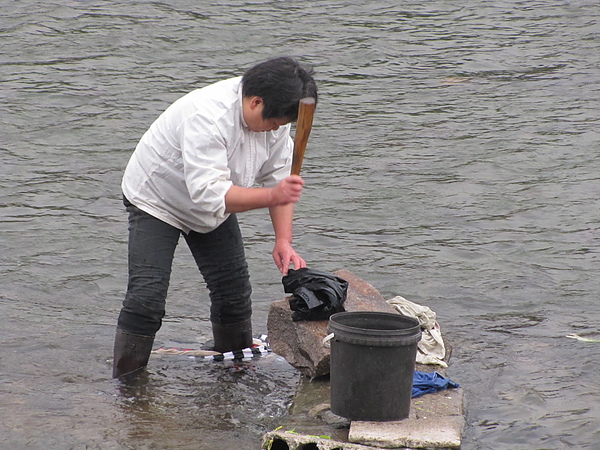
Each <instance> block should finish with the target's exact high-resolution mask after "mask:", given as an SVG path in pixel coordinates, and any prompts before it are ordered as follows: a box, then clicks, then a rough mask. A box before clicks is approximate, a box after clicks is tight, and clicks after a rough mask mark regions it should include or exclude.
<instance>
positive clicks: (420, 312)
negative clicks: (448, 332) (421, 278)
mask: <svg viewBox="0 0 600 450" xmlns="http://www.w3.org/2000/svg"><path fill="white" fill-rule="evenodd" d="M387 303H388V304H390V305H391V306H393V307H394V308H395V309H396V311H398V312H399V313H400V314H404V315H405V316H408V317H414V318H415V319H417V320H418V321H419V324H420V325H421V329H422V335H421V340H420V341H419V343H418V344H417V363H418V364H435V365H438V366H441V367H448V364H447V363H446V362H445V361H444V357H445V356H446V346H445V344H444V339H443V338H442V332H441V330H440V325H439V324H438V323H437V321H436V314H435V312H434V311H432V310H431V309H430V308H429V307H427V306H422V305H419V304H417V303H413V302H411V301H409V300H406V299H405V298H404V297H401V296H399V295H398V296H396V297H394V298H391V299H389V300H387Z"/></svg>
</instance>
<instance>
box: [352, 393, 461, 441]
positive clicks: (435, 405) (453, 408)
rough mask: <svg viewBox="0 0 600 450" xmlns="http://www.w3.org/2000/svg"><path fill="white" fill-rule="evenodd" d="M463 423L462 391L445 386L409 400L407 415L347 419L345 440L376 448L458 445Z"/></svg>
mask: <svg viewBox="0 0 600 450" xmlns="http://www.w3.org/2000/svg"><path fill="white" fill-rule="evenodd" d="M464 425H465V419H464V412H463V391H462V389H461V388H458V389H447V390H443V391H439V392H436V393H434V394H425V395H423V396H422V397H418V398H414V399H412V400H411V412H410V416H409V417H408V418H407V419H404V420H399V421H392V422H364V421H353V422H351V423H350V431H349V433H348V441H349V442H352V443H357V444H361V445H369V446H373V447H376V448H414V449H421V448H427V449H431V448H434V449H456V448H460V445H461V441H462V431H463V428H464Z"/></svg>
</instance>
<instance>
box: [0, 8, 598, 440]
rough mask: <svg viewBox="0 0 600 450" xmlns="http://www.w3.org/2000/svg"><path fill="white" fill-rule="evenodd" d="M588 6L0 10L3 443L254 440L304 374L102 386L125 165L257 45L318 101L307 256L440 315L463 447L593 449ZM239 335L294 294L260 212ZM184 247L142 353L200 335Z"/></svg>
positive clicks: (594, 38) (246, 369)
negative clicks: (248, 315) (161, 120)
mask: <svg viewBox="0 0 600 450" xmlns="http://www.w3.org/2000/svg"><path fill="white" fill-rule="evenodd" d="M599 16H600V11H599V8H598V6H597V5H596V3H595V2H592V1H588V0H576V1H572V2H567V3H565V2H551V1H546V0H542V1H539V2H536V3H535V4H532V3H531V2H504V1H500V2H494V3H481V2H466V3H465V2H462V3H460V4H459V3H455V2H441V1H431V2H410V1H409V2H402V4H399V3H398V2H385V1H384V2H377V3H373V2H369V1H362V2H360V1H359V2H352V4H340V3H336V2H325V1H312V2H304V3H302V2H274V1H264V2H246V1H244V0H239V1H225V2H218V4H216V3H212V4H211V5H210V7H207V6H206V5H204V4H201V3H198V2H191V1H187V0H178V1H175V2H170V3H169V4H164V3H156V2H147V1H145V0H136V1H135V2H127V3H123V2H113V1H109V2H94V1H67V2H39V1H36V0H23V1H20V2H6V1H5V2H4V4H3V7H2V20H1V21H0V36H1V37H2V49H1V50H0V67H1V69H0V70H1V72H2V76H1V77H0V108H1V111H0V123H1V125H2V133H0V167H1V168H0V174H2V176H1V177H0V192H1V199H2V201H1V203H0V205H1V207H2V221H0V227H1V228H0V236H1V237H0V254H1V257H0V271H1V272H0V273H1V277H2V285H1V288H0V314H1V316H2V317H3V319H4V320H3V325H2V328H1V330H0V345H2V348H3V353H2V355H0V380H1V381H2V383H0V396H1V397H2V402H1V404H0V418H1V419H2V420H1V421H0V434H1V435H2V437H3V443H6V444H5V445H6V446H11V447H14V448H32V449H36V448H40V449H42V448H44V449H46V448H83V447H90V448H103V449H104V448H115V449H117V448H194V449H198V448H200V449H214V448H256V446H257V443H258V442H260V438H261V436H262V434H263V433H264V432H266V431H269V430H271V429H273V428H276V427H277V426H279V425H280V424H281V423H282V422H284V416H285V414H286V412H287V410H288V408H289V406H290V402H291V399H292V396H293V393H294V391H295V389H296V386H297V384H298V380H299V378H298V377H299V376H298V374H297V372H296V371H295V370H293V369H292V368H291V367H290V366H288V365H287V364H286V363H285V362H284V361H282V360H281V359H278V357H277V356H275V355H269V356H267V357H265V358H261V359H258V360H253V361H250V362H248V363H247V364H246V363H244V364H242V365H241V366H232V365H228V364H213V363H207V362H201V361H197V360H190V359H187V358H185V357H162V358H159V357H153V358H152V359H151V363H150V367H149V373H148V376H147V377H146V378H144V379H142V380H140V382H139V384H137V385H134V386H129V387H125V386H123V385H121V384H119V383H118V382H116V381H114V380H111V379H110V364H111V361H110V358H111V352H112V339H113V334H114V326H115V321H116V317H117V314H118V311H119V309H120V302H121V300H122V298H123V292H124V288H125V283H126V276H125V273H126V227H127V224H126V217H125V213H124V211H123V208H122V205H121V200H120V191H119V185H120V178H121V174H122V171H123V168H124V167H125V164H126V162H127V160H128V158H129V156H130V154H131V152H132V150H133V148H134V147H135V144H136V142H137V140H138V139H139V137H140V136H141V135H142V133H143V132H144V131H145V130H146V128H147V127H148V126H149V125H150V123H151V122H152V120H153V119H154V118H155V117H156V116H157V115H158V114H159V113H160V112H161V111H162V110H163V109H164V108H165V107H166V106H167V105H168V104H169V103H170V102H172V101H173V100H175V99H176V98H178V97H179V96H181V95H182V94H184V93H186V92H188V91H189V90H191V89H193V88H194V87H197V86H200V85H203V84H205V83H208V82H210V81H213V80H217V79H221V78H223V77H228V76H233V75H239V74H240V73H241V71H242V70H243V69H245V68H246V67H248V66H250V65H251V64H253V63H255V62H257V61H260V60H263V59H265V58H266V57H269V56H275V55H281V54H293V55H298V56H300V57H301V58H302V59H303V60H304V61H306V62H309V63H311V64H314V66H315V68H316V69H317V75H318V80H319V82H320V87H321V100H320V104H319V108H318V110H317V114H316V118H315V125H314V128H313V132H312V134H311V139H310V142H309V146H308V149H307V154H306V158H305V161H304V165H303V176H304V178H305V181H306V189H305V192H304V195H303V198H302V201H301V203H300V204H299V205H298V207H297V218H296V222H295V235H296V245H297V248H298V250H300V252H301V253H302V254H303V256H304V257H305V259H306V260H307V261H308V263H309V265H311V266H313V267H315V268H319V269H322V270H330V271H333V270H337V269H340V268H345V269H348V270H350V271H352V272H354V273H355V274H357V275H358V276H360V277H361V278H364V279H365V280H367V281H368V282H369V283H371V284H373V285H374V286H375V287H376V288H377V289H378V290H379V291H380V292H381V293H382V294H383V295H384V296H385V297H387V298H390V297H393V296H395V295H402V296H404V297H406V298H408V299H409V300H412V301H415V302H417V303H423V304H426V305H428V306H430V307H431V308H432V309H433V310H434V311H436V312H437V314H438V320H439V321H440V324H441V327H442V331H443V333H444V334H445V335H446V336H447V337H448V339H449V340H450V341H451V343H452V345H453V347H454V351H453V360H452V361H451V366H450V369H449V375H450V376H451V378H452V379H453V380H456V381H457V382H459V383H460V384H461V386H463V387H464V388H465V392H466V397H467V409H468V417H467V427H466V430H465V440H464V445H463V448H465V449H475V448H477V449H493V450H497V449H504V448H505V449H514V448H569V447H571V448H594V447H595V446H596V443H597V442H598V440H599V439H600V435H599V434H598V433H599V432H598V429H597V418H598V417H600V406H598V405H599V404H600V402H598V393H597V386H598V384H599V383H600V379H599V375H598V371H597V370H596V369H597V361H598V359H599V357H600V346H599V345H598V344H597V343H596V342H593V341H584V340H577V339H570V338H567V337H566V336H568V335H571V334H573V333H575V334H577V335H579V336H584V337H585V336H597V333H598V330H599V329H600V316H599V315H598V313H597V293H598V292H599V291H600V281H599V278H598V277H597V266H598V244H599V242H600V237H599V225H598V223H599V219H600V218H599V216H598V210H600V204H599V203H600V200H599V199H598V192H600V177H599V176H598V174H599V173H600V159H599V158H598V157H597V155H598V150H599V149H600V146H599V142H600V133H599V132H598V129H599V127H598V124H599V122H600V113H599V112H598V103H599V100H600V89H599V81H600V74H599V72H598V67H599V66H600V49H599V41H598V32H599V29H598V18H599ZM240 219H241V223H242V231H243V233H244V236H245V239H246V243H247V255H248V259H249V263H250V268H251V276H252V281H253V286H254V300H253V301H254V317H253V321H254V324H253V325H254V329H255V330H256V332H257V333H263V332H266V315H267V312H268V308H269V305H270V303H271V301H272V300H276V299H280V298H282V296H283V295H284V293H283V288H282V285H281V282H280V280H281V278H280V274H279V273H278V272H277V270H276V268H275V266H274V264H273V263H272V261H271V257H270V251H271V246H272V230H271V224H270V222H269V220H268V217H267V215H266V214H265V212H264V211H257V212H251V213H247V214H244V215H242V216H240ZM208 303H209V302H208V295H207V293H206V290H205V289H204V286H203V284H202V281H201V280H200V279H199V276H198V274H197V269H196V267H195V264H194V263H193V260H192V258H191V255H190V254H189V251H188V250H187V249H186V248H185V246H181V247H180V248H179V249H178V251H177V254H176V258H175V263H174V270H173V277H172V286H171V290H170V295H169V300H168V315H167V317H166V318H165V321H164V325H163V328H162V329H161V330H160V333H159V335H158V336H157V342H156V344H157V346H159V345H167V346H189V347H195V346H198V345H200V344H202V343H203V342H205V341H206V340H207V339H208V338H209V335H210V327H209V322H208V306H209V305H208Z"/></svg>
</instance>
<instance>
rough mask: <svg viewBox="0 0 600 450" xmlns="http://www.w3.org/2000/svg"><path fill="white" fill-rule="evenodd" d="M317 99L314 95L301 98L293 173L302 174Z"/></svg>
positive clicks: (295, 137)
mask: <svg viewBox="0 0 600 450" xmlns="http://www.w3.org/2000/svg"><path fill="white" fill-rule="evenodd" d="M316 104H317V103H316V101H315V99H314V98H313V97H305V98H303V99H301V100H300V105H299V107H298V121H297V122H296V136H294V155H293V158H292V175H300V169H301V168H302V160H303V159H304V152H305V151H306V144H307V142H308V136H309V135H310V130H311V129H312V123H313V117H314V115H315V106H316Z"/></svg>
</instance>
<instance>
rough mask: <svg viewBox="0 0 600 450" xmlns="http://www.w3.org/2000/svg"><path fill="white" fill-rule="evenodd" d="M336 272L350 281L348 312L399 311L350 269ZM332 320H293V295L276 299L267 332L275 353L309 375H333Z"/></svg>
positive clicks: (271, 310)
mask: <svg viewBox="0 0 600 450" xmlns="http://www.w3.org/2000/svg"><path fill="white" fill-rule="evenodd" d="M335 274H336V275H337V276H339V277H341V278H343V279H344V280H346V281H347V282H348V296H347V298H346V302H345V303H344V308H345V309H346V311H350V312H354V311H377V312H390V313H396V310H395V309H394V308H393V307H392V306H390V305H388V304H387V303H386V301H385V299H384V298H383V296H382V295H381V294H380V293H379V292H378V291H377V289H375V288H374V287H373V286H371V285H370V284H369V283H367V282H366V281H364V280H362V279H360V278H358V277H357V276H356V275H354V274H353V273H351V272H349V271H347V270H339V271H337V272H335ZM328 322H329V321H328V320H319V321H306V320H304V321H299V322H294V321H293V320H292V311H291V309H290V305H289V297H288V298H286V299H284V300H278V301H275V302H273V304H272V305H271V309H270V310H269V315H268V318H267V332H268V335H269V343H270V345H271V349H272V350H273V352H275V353H277V354H278V355H281V356H283V357H284V358H285V360H286V361H287V362H288V363H290V364H291V365H292V366H294V367H295V368H296V369H298V370H299V371H300V372H302V373H303V374H304V375H306V376H307V377H309V378H316V377H321V376H323V375H327V374H329V355H330V353H329V348H327V347H325V346H324V345H323V339H324V338H325V337H326V336H327V325H328Z"/></svg>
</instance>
